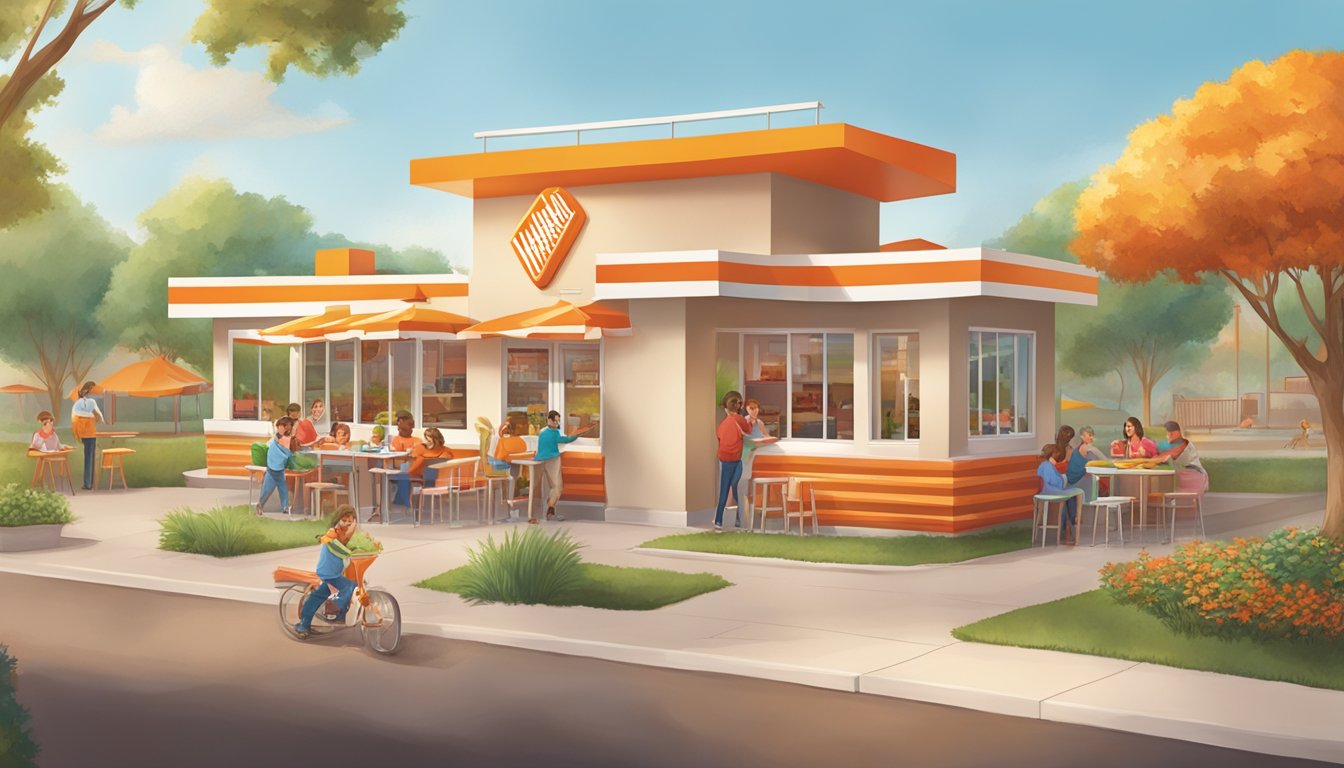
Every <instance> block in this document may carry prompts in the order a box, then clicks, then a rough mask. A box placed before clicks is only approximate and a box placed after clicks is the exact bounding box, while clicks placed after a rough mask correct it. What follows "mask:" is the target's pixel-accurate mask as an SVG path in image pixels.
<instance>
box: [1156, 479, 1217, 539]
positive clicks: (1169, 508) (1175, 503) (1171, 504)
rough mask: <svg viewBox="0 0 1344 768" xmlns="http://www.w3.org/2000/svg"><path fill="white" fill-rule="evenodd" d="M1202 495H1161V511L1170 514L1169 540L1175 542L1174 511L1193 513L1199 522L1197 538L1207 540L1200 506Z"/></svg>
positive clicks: (1177, 493)
mask: <svg viewBox="0 0 1344 768" xmlns="http://www.w3.org/2000/svg"><path fill="white" fill-rule="evenodd" d="M1202 495H1203V494H1199V493H1194V492H1191V491H1172V492H1170V493H1164V494H1162V510H1163V512H1164V513H1166V512H1170V513H1171V540H1172V541H1175V540H1176V511H1177V510H1188V511H1191V512H1194V513H1195V516H1196V518H1197V519H1198V520H1199V538H1201V539H1203V538H1207V536H1206V534H1205V533H1204V508H1203V506H1202V504H1201V497H1202Z"/></svg>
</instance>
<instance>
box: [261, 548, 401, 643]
mask: <svg viewBox="0 0 1344 768" xmlns="http://www.w3.org/2000/svg"><path fill="white" fill-rule="evenodd" d="M377 559H378V554H377V553H368V554H357V555H351V556H350V563H349V565H347V566H346V567H345V577H346V578H347V579H350V580H352V581H354V582H355V594H354V596H353V597H352V598H351V603H352V607H353V608H354V610H353V611H351V613H352V614H353V615H354V618H353V620H352V619H347V620H346V623H344V624H333V623H327V622H326V621H324V620H322V619H319V620H317V621H314V622H313V625H312V627H311V628H310V630H309V636H310V637H311V638H318V639H320V638H323V637H330V636H332V635H335V634H338V633H340V632H342V631H344V630H347V629H354V628H355V627H359V630H360V633H361V634H362V635H363V636H364V645H366V646H367V647H368V648H369V650H371V651H373V652H375V653H380V654H384V655H391V654H394V653H396V652H397V651H398V650H400V648H401V607H400V606H398V605H397V599H396V598H395V597H393V596H392V594H391V593H390V592H388V591H386V590H383V589H380V588H378V587H369V586H366V585H365V583H364V573H365V571H367V570H369V566H371V565H373V561H374V560H377ZM273 578H274V579H275V588H276V589H282V590H284V591H283V592H281V593H280V627H281V629H283V630H284V632H285V634H286V635H288V636H289V637H290V638H292V639H294V640H301V639H302V638H300V637H299V634H298V633H297V632H295V631H294V625H295V624H297V623H298V622H299V611H300V610H301V609H302V608H303V602H304V600H306V599H307V598H308V595H309V593H311V592H312V591H313V590H314V589H318V588H320V587H321V585H322V580H321V579H319V578H318V577H317V574H316V573H314V572H312V571H304V570H300V569H298V568H290V567H288V566H280V567H279V568H276V569H275V573H274V574H273ZM320 610H321V609H319V611H320Z"/></svg>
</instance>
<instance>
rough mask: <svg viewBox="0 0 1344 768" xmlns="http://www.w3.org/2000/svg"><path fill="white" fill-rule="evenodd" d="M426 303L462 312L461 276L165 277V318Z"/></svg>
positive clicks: (363, 310)
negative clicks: (333, 306) (341, 306)
mask: <svg viewBox="0 0 1344 768" xmlns="http://www.w3.org/2000/svg"><path fill="white" fill-rule="evenodd" d="M426 300H429V301H432V302H433V304H434V308H435V309H441V310H445V311H449V312H459V313H461V314H466V311H467V276H466V275H458V274H440V275H340V276H322V277H314V276H299V275H275V276H267V277H170V278H168V316H169V317H174V318H175V317H300V316H303V315H317V314H321V313H322V312H323V311H325V310H326V308H327V307H328V306H331V305H334V304H345V305H348V306H349V309H350V313H351V314H368V313H378V312H389V311H392V310H395V309H403V308H405V306H406V302H407V301H426Z"/></svg>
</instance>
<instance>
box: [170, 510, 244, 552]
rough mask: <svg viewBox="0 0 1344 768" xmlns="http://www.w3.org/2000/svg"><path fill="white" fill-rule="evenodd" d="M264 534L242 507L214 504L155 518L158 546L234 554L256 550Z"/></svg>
mask: <svg viewBox="0 0 1344 768" xmlns="http://www.w3.org/2000/svg"><path fill="white" fill-rule="evenodd" d="M264 548H265V536H264V535H263V534H262V531H261V528H260V526H258V525H257V519H256V517H255V516H254V515H253V514H252V513H251V512H250V511H248V510H247V508H246V507H217V508H215V509H212V510H210V511H209V512H203V513H196V512H192V511H191V510H190V509H178V510H174V511H172V512H169V513H168V516H167V517H165V518H164V519H163V520H161V521H159V549H165V550H168V551H170V552H190V553H193V554H197V555H214V556H215V557H234V556H236V555H247V554H251V553H253V552H260V551H262V550H263V549H264Z"/></svg>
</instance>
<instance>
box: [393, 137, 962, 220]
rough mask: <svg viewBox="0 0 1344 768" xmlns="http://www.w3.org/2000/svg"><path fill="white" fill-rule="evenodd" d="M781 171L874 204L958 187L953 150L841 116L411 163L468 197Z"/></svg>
mask: <svg viewBox="0 0 1344 768" xmlns="http://www.w3.org/2000/svg"><path fill="white" fill-rule="evenodd" d="M748 173H780V174H784V175H786V176H793V177H795V178H799V179H804V180H807V181H812V182H815V183H817V184H824V185H826V186H829V187H835V188H837V189H843V190H845V191H847V192H852V193H854V194H856V195H863V196H864V197H868V198H871V199H874V200H878V201H881V202H892V201H896V200H909V199H911V198H917V197H928V196H930V195H944V194H949V193H952V192H955V191H956V189H957V156H956V155H954V154H952V153H951V152H946V151H944V150H941V149H935V148H933V147H927V146H924V145H923V144H916V143H914V142H911V141H905V140H903V139H897V138H895V137H892V136H886V135H884V134H880V133H875V132H873V131H868V130H864V129H863V128H856V127H855V126H852V125H847V124H845V123H831V124H826V125H809V126H803V127H798V128H775V129H767V130H761V131H747V132H742V133H725V134H715V135H711V136H691V137H683V138H675V139H672V138H670V139H653V140H647V141H623V142H613V143H607V144H580V145H574V146H564V147H544V148H541V149H518V150H509V151H504V152H479V153H474V154H469V155H449V156H446V157H428V158H421V159H417V160H411V183H412V184H414V185H418V186H423V187H431V188H433V189H440V190H443V191H445V192H451V193H453V194H456V195H462V196H464V197H470V198H487V197H508V196H513V195H535V194H536V193H537V192H539V191H540V190H542V189H545V188H547V187H555V186H560V187H581V186H588V185H593V184H620V183H627V182H637V181H666V180H669V179H693V178H704V177H710V176H730V175H737V174H748Z"/></svg>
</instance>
